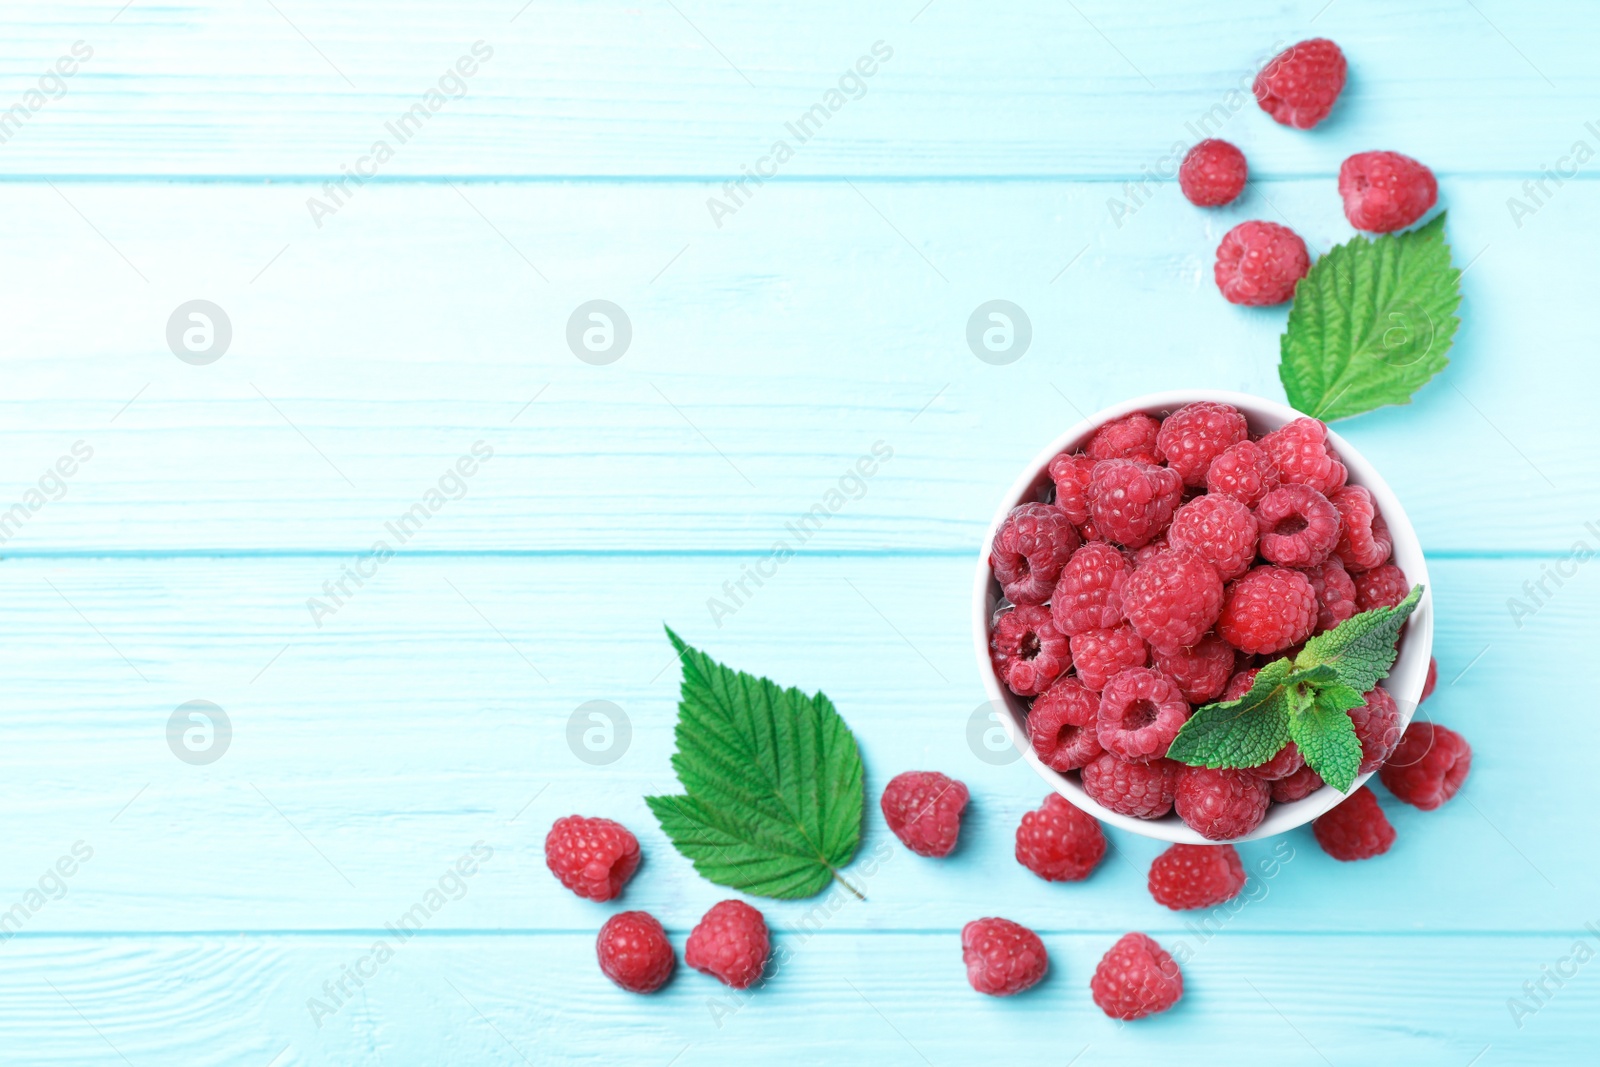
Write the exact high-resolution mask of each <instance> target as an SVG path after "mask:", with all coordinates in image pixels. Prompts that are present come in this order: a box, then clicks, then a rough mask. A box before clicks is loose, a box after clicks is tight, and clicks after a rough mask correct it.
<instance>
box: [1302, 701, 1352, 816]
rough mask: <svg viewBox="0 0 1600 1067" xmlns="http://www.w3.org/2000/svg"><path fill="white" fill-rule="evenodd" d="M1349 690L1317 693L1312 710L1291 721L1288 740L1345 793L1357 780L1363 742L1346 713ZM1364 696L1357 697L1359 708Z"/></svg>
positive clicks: (1314, 768)
mask: <svg viewBox="0 0 1600 1067" xmlns="http://www.w3.org/2000/svg"><path fill="white" fill-rule="evenodd" d="M1349 692H1353V690H1349V689H1348V687H1346V686H1342V685H1335V686H1333V687H1331V688H1329V689H1324V690H1321V691H1320V692H1318V693H1317V695H1316V699H1315V700H1313V701H1312V703H1311V706H1310V707H1309V708H1307V709H1306V710H1305V711H1303V712H1301V713H1300V714H1299V715H1296V716H1293V717H1292V718H1290V720H1289V736H1290V737H1291V738H1293V739H1294V743H1295V744H1296V745H1298V746H1299V747H1300V754H1301V755H1302V756H1304V757H1305V758H1306V763H1308V764H1309V765H1310V766H1311V769H1312V770H1314V771H1316V772H1317V773H1318V774H1320V775H1322V780H1323V781H1325V782H1327V783H1328V784H1329V785H1331V786H1333V787H1334V788H1335V789H1337V790H1338V791H1339V792H1341V793H1343V792H1346V791H1348V790H1349V788H1350V783H1352V782H1354V781H1355V780H1356V771H1357V769H1359V768H1360V766H1361V740H1360V739H1359V738H1358V737H1356V728H1355V725H1354V724H1353V723H1351V721H1350V716H1349V715H1348V714H1347V711H1348V709H1349V708H1350V707H1353V706H1354V705H1350V704H1347V703H1346V701H1347V699H1348V696H1347V694H1348V693H1349ZM1361 702H1362V701H1361V694H1360V693H1356V703H1357V704H1360V703H1361Z"/></svg>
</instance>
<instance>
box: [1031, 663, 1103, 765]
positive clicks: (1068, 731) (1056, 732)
mask: <svg viewBox="0 0 1600 1067" xmlns="http://www.w3.org/2000/svg"><path fill="white" fill-rule="evenodd" d="M1099 713H1100V698H1099V697H1098V696H1096V695H1095V694H1094V693H1092V692H1090V691H1089V690H1088V689H1086V688H1085V687H1084V685H1083V683H1082V682H1080V681H1078V679H1076V678H1072V677H1067V678H1058V679H1056V684H1055V685H1052V686H1051V687H1050V688H1049V689H1046V690H1045V691H1044V692H1043V693H1041V694H1039V696H1038V698H1037V699H1035V700H1034V702H1033V707H1031V708H1029V709H1028V742H1029V743H1030V744H1031V745H1032V746H1033V751H1034V754H1035V755H1037V756H1038V757H1039V759H1040V761H1041V762H1043V763H1044V765H1045V766H1046V767H1049V768H1050V769H1051V770H1053V771H1075V770H1077V769H1078V768H1079V767H1082V766H1083V765H1084V764H1085V763H1088V762H1089V761H1090V760H1092V759H1094V758H1095V757H1096V756H1098V755H1100V751H1101V749H1100V737H1099V730H1098V726H1099V722H1098V717H1099Z"/></svg>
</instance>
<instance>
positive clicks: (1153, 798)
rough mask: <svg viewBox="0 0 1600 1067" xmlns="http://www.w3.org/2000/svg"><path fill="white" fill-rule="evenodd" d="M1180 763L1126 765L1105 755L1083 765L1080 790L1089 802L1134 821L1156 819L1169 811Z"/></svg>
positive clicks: (1161, 761)
mask: <svg viewBox="0 0 1600 1067" xmlns="http://www.w3.org/2000/svg"><path fill="white" fill-rule="evenodd" d="M1182 768H1183V764H1181V763H1174V762H1173V761H1172V760H1169V759H1158V760H1156V761H1155V762H1153V763H1129V762H1128V761H1127V760H1120V759H1118V758H1117V757H1115V756H1113V755H1112V754H1111V753H1109V752H1106V753H1104V754H1102V755H1101V756H1099V757H1098V758H1096V759H1092V760H1090V761H1089V762H1088V763H1085V764H1084V765H1083V771H1082V774H1083V791H1084V792H1085V793H1087V794H1088V795H1089V799H1090V800H1092V801H1094V802H1095V803H1096V804H1099V805H1100V806H1101V807H1103V808H1107V809H1109V810H1111V811H1114V812H1116V813H1117V814H1118V815H1128V816H1131V817H1133V818H1135V819H1159V818H1161V816H1163V815H1165V814H1166V813H1167V812H1169V811H1171V810H1172V797H1173V790H1174V789H1176V788H1177V784H1178V772H1179V771H1180V770H1182Z"/></svg>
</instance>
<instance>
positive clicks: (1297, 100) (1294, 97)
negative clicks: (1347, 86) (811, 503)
mask: <svg viewBox="0 0 1600 1067" xmlns="http://www.w3.org/2000/svg"><path fill="white" fill-rule="evenodd" d="M1344 76H1345V61H1344V53H1343V52H1341V51H1339V46H1338V45H1336V44H1334V43H1333V42H1332V41H1330V40H1328V39H1327V38H1324V37H1313V38H1311V39H1310V40H1309V41H1301V42H1300V43H1299V44H1293V45H1290V46H1289V47H1288V48H1286V49H1284V50H1283V51H1282V52H1279V53H1278V54H1277V55H1276V56H1273V57H1272V61H1271V62H1270V63H1268V64H1267V65H1266V66H1265V67H1264V68H1262V71H1261V73H1260V74H1257V75H1256V82H1255V94H1256V103H1258V104H1260V105H1261V110H1262V111H1265V112H1266V113H1267V114H1269V115H1271V116H1272V117H1273V118H1274V119H1276V120H1277V121H1278V122H1280V123H1282V124H1283V125H1285V126H1293V127H1294V128H1295V129H1297V130H1309V129H1310V128H1311V127H1313V126H1315V125H1316V124H1317V123H1319V122H1321V121H1322V120H1323V119H1325V118H1327V117H1328V112H1330V111H1332V110H1333V104H1334V101H1336V100H1338V99H1339V92H1340V91H1341V90H1342V89H1343V88H1344Z"/></svg>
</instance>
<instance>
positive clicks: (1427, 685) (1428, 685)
mask: <svg viewBox="0 0 1600 1067" xmlns="http://www.w3.org/2000/svg"><path fill="white" fill-rule="evenodd" d="M1438 684H1439V661H1438V660H1436V659H1434V658H1433V657H1432V656H1429V657H1428V680H1427V681H1425V682H1423V683H1422V696H1421V697H1419V698H1417V703H1418V704H1420V703H1422V702H1423V701H1424V700H1427V699H1428V698H1429V697H1431V696H1433V687H1434V686H1436V685H1438Z"/></svg>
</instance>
